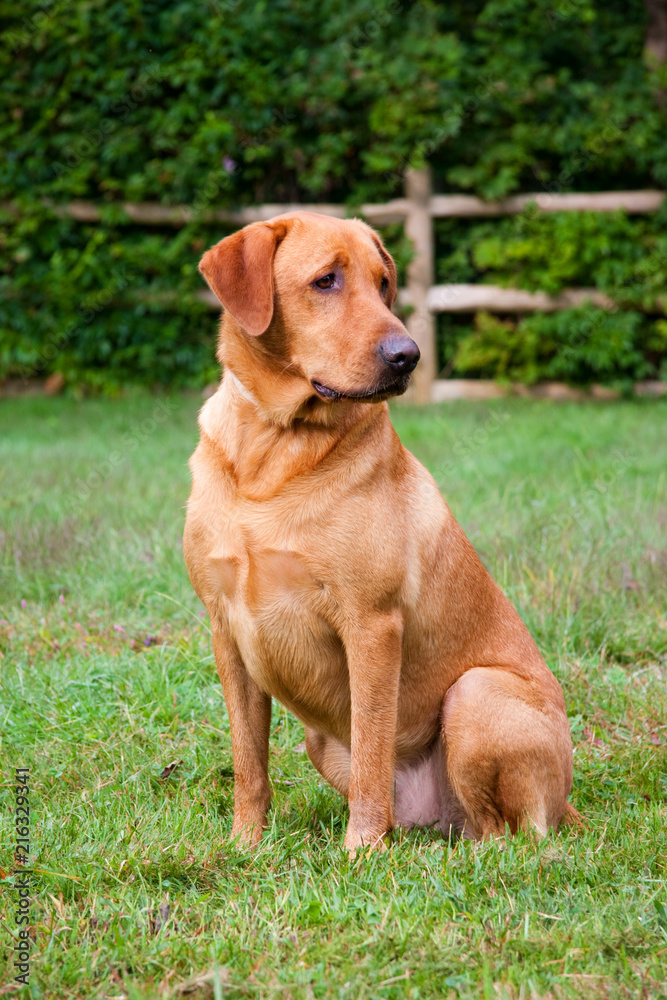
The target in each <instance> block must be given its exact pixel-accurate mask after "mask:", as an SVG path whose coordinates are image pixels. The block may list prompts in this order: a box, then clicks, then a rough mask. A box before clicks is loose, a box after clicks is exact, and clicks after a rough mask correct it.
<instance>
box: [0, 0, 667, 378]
mask: <svg viewBox="0 0 667 1000" xmlns="http://www.w3.org/2000/svg"><path fill="white" fill-rule="evenodd" d="M0 14H1V15H2V23H3V24H4V26H5V27H4V29H3V32H2V45H1V46H0V68H1V69H2V70H3V71H4V72H3V78H4V80H5V84H4V88H3V99H2V105H0V144H1V145H2V147H3V149H5V150H8V151H9V152H8V153H7V155H6V156H5V157H4V158H3V159H2V160H0V201H1V202H12V203H13V206H14V208H13V211H12V212H7V213H4V214H3V215H2V217H0V265H1V266H0V270H1V272H2V277H0V296H1V297H2V300H3V301H4V304H3V305H1V306H0V338H1V343H2V347H1V348H0V376H2V375H6V374H17V373H19V374H20V373H21V372H24V373H25V372H32V373H33V374H47V373H49V372H51V371H54V370H58V371H61V372H63V373H64V374H65V375H66V377H67V378H68V380H70V381H72V382H78V383H83V384H88V385H92V386H97V387H101V388H103V389H105V390H107V391H114V390H115V389H117V388H118V387H120V386H122V385H123V384H126V383H127V382H128V381H143V382H148V383H152V382H155V381H158V382H167V383H172V384H176V385H184V384H191V383H196V382H201V381H202V380H205V379H208V378H210V374H211V371H212V366H213V362H212V357H213V341H214V330H215V318H214V317H213V316H212V315H211V314H210V313H208V311H207V310H205V309H204V307H203V306H202V305H201V303H200V302H199V300H198V299H197V298H196V295H195V292H196V290H197V289H199V288H201V287H202V286H201V282H200V279H199V278H198V276H197V274H196V263H197V260H198V258H199V254H200V250H201V249H202V248H203V246H205V245H206V244H210V243H212V242H213V241H214V240H216V239H219V238H220V237H221V236H222V235H224V231H221V230H222V227H219V226H218V227H211V226H207V225H206V224H205V223H204V221H203V220H204V216H205V212H206V210H207V209H208V208H210V207H212V206H222V207H224V206H230V207H237V206H239V205H243V204H249V203H261V202H267V201H276V202H279V201H315V202H317V201H325V200H326V201H343V202H346V203H348V204H350V206H354V205H355V204H356V205H358V204H360V203H362V202H363V201H366V200H368V201H381V200H384V199H385V198H387V197H389V196H393V195H396V194H400V193H401V187H402V177H403V174H404V171H405V168H406V166H407V165H409V164H412V165H414V166H419V165H421V164H423V163H424V162H426V161H429V162H430V163H431V164H432V166H433V169H434V174H435V178H436V185H437V187H438V188H439V189H440V190H460V191H470V192H474V193H477V194H480V195H482V196H483V197H500V196H504V195H507V194H510V193H512V192H514V191H521V190H523V191H532V190H536V189H537V190H547V191H561V190H587V189H589V190H590V189H593V190H595V189H598V190H599V189H607V188H628V187H643V186H659V187H664V186H667V146H666V145H665V143H664V142H663V136H664V134H665V124H666V118H667V108H666V106H665V103H664V102H662V101H660V100H657V99H656V95H657V94H658V92H659V91H660V90H661V89H664V88H665V86H666V85H667V70H666V69H664V68H662V69H660V70H657V71H656V70H651V69H649V68H647V67H646V66H645V64H644V62H643V57H642V49H643V43H644V35H645V31H646V15H645V10H644V3H643V0H630V2H629V3H628V2H626V0H608V2H604V3H603V2H602V0H577V2H576V3H572V2H567V3H564V4H554V2H553V0H537V2H533V3H529V2H528V0H473V2H472V3H462V2H460V0H455V2H453V3H450V4H446V5H445V4H439V3H435V2H432V0H422V2H413V0H374V2H371V0H350V2H349V3H346V4H344V5H341V4H339V3H335V2H334V0H317V2H316V0H272V2H270V3H266V2H264V0H212V2H210V3H206V2H203V3H202V2H195V0H179V2H178V3H176V4H172V3H168V2H166V0H132V2H130V3H126V2H121V0H111V2H109V3H104V4H103V3H100V2H98V0H93V2H92V3H91V2H87V0H85V2H84V0H72V2H68V3H65V2H63V0H29V2H27V3H23V4H20V5H17V4H12V3H9V0H0ZM44 199H48V200H49V203H50V204H51V205H53V206H55V208H57V206H58V205H59V204H62V203H67V202H69V201H71V200H73V199H90V200H94V201H96V202H97V203H101V204H102V205H103V206H107V207H106V208H105V210H104V217H103V220H102V221H101V222H100V223H98V224H96V225H93V226H91V225H82V224H80V223H76V222H73V221H72V220H70V219H67V218H65V217H63V216H62V215H61V214H58V212H57V211H56V210H55V209H51V210H50V209H47V208H45V206H44V203H43V200H44ZM128 201H159V202H162V203H166V204H179V203H187V204H190V205H192V206H194V209H195V213H196V219H198V220H199V221H194V222H192V223H190V224H189V225H188V226H186V227H185V228H184V229H183V230H180V231H176V232H174V230H173V229H162V230H154V231H153V232H150V233H149V232H142V231H140V230H138V229H137V228H136V227H134V226H132V225H130V224H129V223H128V219H127V217H126V216H124V214H123V212H122V209H121V206H122V204H123V203H124V202H128ZM573 218H575V217H574V216H570V217H569V219H573ZM488 225H489V227H490V228H489V229H488V231H486V234H485V235H484V236H483V238H481V240H480V245H479V247H477V248H476V249H474V248H473V249H474V252H473V250H472V249H471V250H470V252H469V250H468V249H467V248H466V247H462V248H460V250H459V251H458V258H457V260H459V262H460V264H461V268H460V269H461V270H464V271H465V270H466V269H467V270H469V271H471V272H472V273H474V274H477V273H482V274H484V275H485V280H491V279H493V280H503V281H507V282H508V283H510V282H512V281H513V280H514V279H515V278H516V280H518V281H520V282H524V283H525V284H524V287H529V286H530V287H533V286H534V287H537V283H539V282H541V281H542V279H544V280H546V281H548V282H551V284H550V285H547V286H545V285H541V287H545V288H546V289H547V290H549V289H551V288H556V287H557V286H558V285H559V284H562V283H563V282H565V283H567V282H570V281H574V280H575V277H576V278H577V280H579V276H582V275H585V274H589V273H590V275H591V277H590V278H589V279H588V280H589V281H591V282H592V283H596V282H597V281H601V282H606V284H607V285H610V284H614V283H615V284H616V285H618V284H619V281H620V282H621V283H622V281H623V275H622V274H620V272H619V273H615V272H614V267H615V266H617V265H616V264H614V265H613V266H612V264H611V263H610V262H613V261H616V260H617V257H615V256H614V254H616V253H617V250H618V247H622V248H623V256H622V260H621V258H618V260H621V263H620V264H618V267H620V269H621V271H623V269H625V271H623V273H625V272H627V270H628V268H630V269H631V267H632V260H631V259H632V254H633V253H636V254H637V259H638V260H639V258H640V257H641V256H642V255H645V254H646V253H647V252H649V250H648V249H647V247H648V243H647V241H649V242H650V240H651V239H653V240H654V241H655V245H656V248H657V252H658V253H662V252H663V250H662V249H660V247H659V246H658V244H659V243H660V239H661V237H660V236H659V233H658V230H657V228H656V229H655V230H651V224H650V223H648V222H646V220H644V221H643V222H635V221H633V222H632V223H631V224H630V223H628V221H627V220H625V221H623V220H621V219H609V220H608V221H607V222H606V223H604V225H607V226H609V227H611V228H609V230H608V232H607V237H606V238H607V240H608V243H609V246H610V247H611V250H612V252H611V254H610V255H608V256H609V261H608V262H607V263H608V264H609V266H608V267H607V269H606V270H605V268H604V267H602V261H601V260H599V256H600V245H599V242H596V241H597V240H598V237H597V236H596V235H595V233H597V230H595V226H596V225H597V224H596V223H594V222H592V221H591V222H590V226H591V227H592V229H591V231H590V232H589V233H586V232H584V230H581V229H580V230H577V234H575V236H574V237H572V239H570V237H569V236H568V238H567V239H566V240H565V242H563V240H562V238H561V237H562V235H563V234H562V233H559V234H556V237H553V234H550V231H549V229H548V224H546V223H545V225H546V228H545V229H544V231H542V230H541V229H540V226H541V222H540V221H539V220H533V222H532V223H531V226H534V229H531V230H530V232H529V233H528V235H526V234H524V236H523V237H521V238H518V237H516V235H515V236H512V231H510V230H508V229H507V227H506V226H505V223H504V222H494V223H489V224H488ZM559 225H561V224H560V223H559ZM574 225H576V224H575V223H572V222H570V221H566V222H563V223H562V226H563V227H565V228H564V230H563V232H565V230H566V229H567V227H568V226H574ZM632 226H634V227H635V230H636V231H635V230H633V229H632ZM493 227H495V229H493ZM614 227H617V228H616V229H614ZM624 227H625V228H624ZM642 227H644V228H642ZM593 230H595V232H594V231H593ZM480 232H481V231H480ZM508 234H509V235H508ZM565 235H567V234H565ZM554 238H556V240H557V241H558V240H560V244H559V245H562V246H565V245H567V246H569V247H571V249H570V250H568V253H567V254H565V255H564V256H562V258H556V257H554V254H553V252H552V251H553V240H554ZM522 240H523V243H522ZM637 241H638V242H637ZM505 242H508V243H509V250H508V252H507V253H506V252H505V249H504V245H505ZM464 243H465V240H464ZM200 244H201V246H200ZM661 245H662V244H661ZM522 246H524V249H522ZM619 252H620V251H619ZM454 256H456V255H454ZM444 258H446V259H445V260H443V262H442V263H441V269H443V268H444V269H445V270H447V269H449V268H452V267H453V268H454V270H456V268H455V267H454V265H455V264H456V260H454V259H453V258H452V254H451V253H446V254H444ZM556 264H557V265H558V266H556ZM598 264H600V266H598ZM123 268H125V270H123ZM619 274H620V277H619ZM463 280H466V279H463ZM644 284H645V285H646V286H647V287H646V291H647V294H649V293H650V294H653V292H654V291H655V290H656V289H654V288H649V287H648V284H650V283H648V282H645V283H644ZM658 284H659V281H658V279H657V278H656V288H657V285H658ZM600 287H602V285H601V286H600ZM605 287H606V286H605ZM167 293H169V295H170V296H171V300H170V301H169V302H167V297H168V296H167ZM138 297H142V298H141V303H142V304H140V305H137V299H138ZM635 308H637V305H636V304H635ZM641 308H642V309H643V308H644V306H642V307H641ZM91 314H92V315H91ZM86 316H88V317H89V318H88V319H85V317H86ZM642 336H643V334H642ZM54 352H55V353H54Z"/></svg>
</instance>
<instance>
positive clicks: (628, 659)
mask: <svg viewBox="0 0 667 1000" xmlns="http://www.w3.org/2000/svg"><path fill="white" fill-rule="evenodd" d="M198 405H199V401H198V400H197V399H195V398H185V399H181V398H169V399H165V400H162V401H160V400H157V399H154V398H147V397H136V398H129V399H125V400H119V401H115V402H114V401H108V400H106V401H88V402H81V403H77V402H74V401H71V400H64V399H56V400H45V399H27V398H25V399H19V400H13V401H6V402H3V403H2V404H1V407H0V477H1V480H0V481H1V484H2V489H1V491H0V495H1V501H0V503H1V509H2V518H1V521H0V528H1V531H0V546H1V552H0V618H2V619H3V622H4V624H2V625H1V626H0V656H1V658H2V663H1V664H0V724H1V729H2V745H1V756H2V774H3V788H2V797H3V807H2V812H1V816H2V829H1V831H0V833H1V851H0V866H2V868H3V869H5V871H6V872H7V871H11V869H12V863H13V862H12V852H13V843H14V841H13V838H14V833H13V813H12V809H13V792H12V784H13V783H12V775H13V768H14V767H15V766H24V767H29V768H30V769H31V774H32V784H33V789H34V791H33V805H32V844H33V858H32V859H33V862H34V867H35V869H37V873H36V875H35V879H34V892H33V906H32V918H33V924H34V927H35V938H36V939H35V943H34V946H33V956H32V969H31V980H30V988H29V990H28V989H26V988H23V987H22V988H21V991H22V992H21V995H26V996H32V997H58V998H62V1000H67V998H74V997H86V998H88V997H91V998H97V997H100V998H102V997H117V998H120V997H128V998H134V997H153V996H156V997H158V996H159V997H165V998H171V997H174V998H175V997H181V996H183V997H194V998H203V997H211V998H214V1000H217V998H220V997H261V998H274V997H276V998H277V997H286V998H290V997H291V998H295V1000H297V998H299V1000H300V998H310V997H332V998H339V997H340V998H354V1000H361V998H376V997H381V998H390V1000H391V998H399V997H411V998H412V997H414V998H418V997H419V998H424V997H429V998H430V997H433V998H440V997H452V998H457V997H463V998H477V997H483V998H496V997H508V998H515V997H516V998H519V997H522V998H524V997H525V998H529V997H540V998H541V997H586V996H591V997H630V996H632V997H659V996H665V995H667V991H666V990H665V986H664V984H665V982H667V892H666V888H665V886H666V872H665V863H666V859H667V777H666V773H665V772H666V770H667V769H666V767H665V747H666V746H667V698H666V693H665V689H666V679H667V678H666V674H667V671H666V667H667V600H666V597H667V586H666V579H667V481H666V471H667V435H666V434H665V426H666V418H667V405H665V403H655V402H652V403H641V402H622V403H615V404H589V405H583V406H575V405H554V404H551V403H548V402H538V401H525V400H508V401H500V402H494V403H490V404H488V405H481V404H458V405H449V406H445V407H433V408H431V409H429V410H427V411H425V412H422V413H419V412H417V411H415V410H410V409H408V408H400V407H397V408H395V410H394V420H395V423H396V426H397V428H398V430H399V433H400V434H401V436H402V438H403V441H404V442H405V444H406V445H407V446H408V447H409V448H411V449H412V450H413V451H414V452H415V453H416V454H417V455H418V456H419V457H420V458H421V459H422V461H424V462H425V464H426V465H427V466H428V467H429V468H431V470H432V471H433V472H434V474H435V476H436V478H437V479H438V482H439V484H440V486H441V488H442V489H443V492H444V493H445V495H446V497H447V499H448V501H449V502H450V505H451V506H452V508H453V510H454V513H455V514H456V515H457V516H458V518H459V520H460V521H461V522H462V524H463V526H464V528H465V529H466V531H467V532H468V534H469V536H470V537H471V539H472V541H473V543H474V544H475V545H476V547H477V549H478V551H479V552H480V554H481V556H482V558H483V560H484V562H485V563H486V565H487V566H488V568H489V569H490V571H491V572H492V573H493V574H494V576H495V577H496V579H498V581H499V582H500V583H501V585H502V586H503V587H504V589H505V591H506V592H507V593H508V594H509V596H510V597H511V598H512V599H513V600H514V602H515V603H516V605H517V606H518V608H519V610H520V612H521V614H522V615H523V617H524V619H525V621H526V622H527V624H528V626H529V627H530V629H531V630H532V632H533V634H534V635H535V637H536V638H537V640H538V643H539V644H540V647H541V649H542V650H543V652H544V654H545V656H546V658H547V661H548V663H549V665H550V666H551V667H552V669H553V670H554V671H555V673H556V674H557V676H558V677H559V679H560V681H561V683H562V684H563V687H564V690H565V695H566V700H567V703H568V710H569V713H570V718H571V720H572V731H573V740H574V743H575V747H576V750H575V780H574V790H573V801H574V803H575V804H576V806H577V807H578V808H579V809H580V811H581V812H582V813H583V815H584V816H585V819H586V829H585V830H584V831H583V832H579V831H573V830H565V831H562V832H558V833H553V834H551V835H550V836H549V837H548V838H547V839H546V840H544V841H543V842H541V843H535V842H534V841H532V840H531V839H530V838H529V837H527V836H525V835H519V836H517V837H516V838H515V839H514V840H512V841H510V842H509V843H508V844H507V845H505V844H497V843H492V844H485V845H474V844H470V843H462V842H458V843H452V844H449V843H448V842H446V841H445V840H443V839H442V838H441V837H440V836H438V835H436V834H434V833H432V832H431V831H428V830H420V831H413V832H410V833H405V832H397V834H396V835H395V837H394V841H393V845H392V847H391V848H390V850H388V851H387V852H386V853H384V854H376V855H374V856H371V857H368V858H367V857H359V858H357V860H356V861H350V860H348V858H347V857H346V855H345V853H344V852H343V850H342V846H341V845H342V839H343V833H344V829H345V823H346V818H347V810H346V806H345V803H344V802H343V801H342V800H341V799H340V797H339V796H338V795H337V794H336V793H335V792H333V791H332V790H331V789H329V788H328V787H325V786H324V785H323V783H322V781H321V780H320V778H319V776H318V775H317V774H316V772H315V771H314V769H313V768H312V767H311V765H310V763H309V762H308V760H307V758H306V757H305V756H304V755H303V754H302V753H301V752H299V750H298V744H299V743H300V742H301V740H302V738H303V731H302V728H301V726H300V725H299V723H298V722H297V721H296V720H295V719H294V718H293V717H292V716H291V715H289V714H288V713H287V712H286V711H284V710H283V709H282V708H281V707H280V706H278V705H277V704H276V705H274V715H273V732H272V737H271V779H272V782H273V789H274V793H275V794H274V807H273V811H272V814H271V828H270V830H269V831H268V832H267V834H266V837H265V839H264V841H263V843H262V846H261V847H260V848H259V849H258V850H257V851H256V852H254V853H248V852H245V851H240V850H237V849H236V847H235V846H234V845H233V844H230V843H229V840H228V836H229V831H230V828H231V810H232V770H231V769H232V759H231V753H230V744H229V738H228V723H227V716H226V711H225V707H224V702H223V699H222V694H221V690H220V686H219V683H218V680H217V677H216V674H215V670H214V665H213V660H212V656H211V650H210V641H209V635H208V628H207V621H206V620H205V618H204V617H203V616H202V613H201V606H200V604H199V603H198V601H197V599H196V597H195V596H194V594H193V593H192V591H191V589H190V585H189V582H188V579H187V574H186V571H185V567H184V564H183V558H182V552H181V531H182V524H183V505H184V502H185V500H186V497H187V494H188V486H189V475H188V470H187V464H186V463H187V458H188V456H189V454H190V452H191V450H192V448H193V447H194V444H195V441H196V436H197V429H196V412H197V408H198ZM160 407H162V409H160ZM174 761H177V762H178V765H177V766H176V767H175V768H174V770H173V772H172V773H171V774H170V775H169V776H164V775H163V771H164V769H165V768H166V766H167V765H169V764H171V763H172V762H174ZM1 874H2V873H0V875H1ZM0 884H2V889H3V892H2V898H1V899H0V910H1V918H2V927H1V928H0V938H1V939H2V944H3V948H2V950H1V952H0V954H1V955H2V958H1V961H2V962H5V963H6V965H5V967H4V969H3V973H2V979H0V983H8V984H9V983H10V982H11V979H12V976H13V974H14V971H13V968H12V966H11V961H12V958H11V951H10V947H11V944H12V941H11V935H12V934H14V933H15V925H14V912H15V909H16V891H15V890H13V889H12V880H11V877H10V878H9V879H5V880H4V882H2V883H0ZM160 907H162V913H161V916H160ZM167 907H168V909H167ZM184 983H188V984H189V986H188V989H190V992H184V989H185V987H183V984H184ZM0 992H3V991H2V989H1V988H0Z"/></svg>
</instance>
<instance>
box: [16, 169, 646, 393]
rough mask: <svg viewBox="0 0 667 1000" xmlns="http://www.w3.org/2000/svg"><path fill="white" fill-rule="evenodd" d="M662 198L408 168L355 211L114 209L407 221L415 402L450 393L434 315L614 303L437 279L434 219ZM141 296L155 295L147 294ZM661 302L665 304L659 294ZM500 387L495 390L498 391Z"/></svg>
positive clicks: (581, 294)
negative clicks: (532, 186)
mask: <svg viewBox="0 0 667 1000" xmlns="http://www.w3.org/2000/svg"><path fill="white" fill-rule="evenodd" d="M664 197H665V193H664V192H663V191H652V190H647V191H603V192H589V193H586V192H581V193H568V194H559V193H553V194H552V193H549V192H544V191H541V192H537V193H535V194H522V195H513V196H512V197H509V198H504V199H502V200H500V201H494V202H486V201H483V200H482V199H481V198H476V197H473V196H471V195H461V194H433V193H432V190H431V176H430V171H429V170H428V168H427V169H423V170H412V169H409V170H408V171H407V172H406V177H405V197H403V198H394V199H393V200H391V201H388V202H386V203H385V204H382V205H359V206H357V207H356V209H355V208H353V207H351V206H346V205H327V204H324V205H320V204H314V205H308V204H280V205H270V204H266V205H258V206H255V207H248V208H241V209H238V210H237V211H230V210H226V209H213V208H210V209H202V210H196V209H195V208H193V207H191V206H188V205H176V206H169V205H160V204H134V203H130V202H128V203H125V204H123V205H122V206H114V207H120V208H122V210H123V211H124V212H125V215H126V216H127V218H128V220H129V221H130V222H132V223H135V224H137V225H142V226H174V227H180V226H184V225H187V224H188V223H189V222H192V221H198V222H207V223H215V222H219V223H223V224H228V225H235V226H245V225H248V224H249V223H252V222H265V221H267V220H268V219H271V218H273V217H274V216H276V215H283V214H285V213H286V212H292V211H294V212H296V211H301V212H303V211H311V212H319V213H321V214H323V215H330V216H333V217H334V218H338V219H344V218H348V217H350V216H354V214H355V212H356V214H358V215H361V216H363V217H364V218H365V219H367V220H368V221H369V222H371V223H373V224H374V225H376V226H384V225H389V224H391V223H396V222H399V223H404V225H405V232H406V235H407V236H408V238H409V239H410V240H412V243H413V246H414V249H415V254H414V256H413V258H412V260H411V262H410V264H409V265H408V269H407V282H406V286H405V287H404V288H402V289H400V292H399V304H400V305H401V306H404V307H408V308H409V309H410V313H409V315H408V317H407V320H406V325H407V328H408V331H409V333H410V335H411V337H412V338H413V339H414V340H415V341H416V343H417V345H418V346H419V349H420V351H421V355H422V360H421V364H420V365H419V366H418V367H417V369H416V371H415V375H414V383H413V387H412V392H411V398H412V399H413V400H414V401H415V402H418V403H426V402H429V401H431V400H433V401H438V400H442V399H447V398H450V396H451V390H452V388H453V386H452V384H451V380H438V379H437V378H436V329H435V314H436V313H439V312H450V313H469V312H476V311H477V310H486V311H488V312H497V313H527V312H536V311H542V312H554V311H557V310H560V309H569V308H572V307H573V306H577V305H581V304H583V303H584V302H592V303H593V304H594V305H597V306H600V307H601V308H603V309H609V310H611V309H614V308H615V307H616V303H615V302H614V300H613V299H612V298H610V297H609V296H608V295H605V294H604V293H602V292H600V291H598V290H597V289H595V288H570V289H565V290H563V291H562V292H561V293H560V294H559V295H548V294H546V292H540V291H538V292H528V291H523V290H521V289H517V288H500V287H497V286H495V285H463V284H449V285H434V284H433V274H434V238H433V219H445V218H492V217H499V216H504V215H518V214H519V213H521V212H523V211H525V209H526V208H527V207H528V206H529V205H535V206H536V210H537V211H539V212H585V211H588V212H617V211H625V212H628V213H644V212H654V211H657V209H659V208H660V206H661V205H662V203H663V200H664ZM1 207H2V209H3V210H4V211H6V212H10V213H16V212H18V211H19V209H18V208H17V207H15V206H13V205H12V204H11V203H5V204H3V205H2V206H1ZM51 207H52V208H53V210H54V211H55V212H56V213H57V214H59V215H62V216H69V217H70V218H73V219H76V220H78V221H79V222H90V223H95V222H100V221H102V220H103V218H104V217H105V211H104V207H101V206H99V205H97V204H95V203H94V202H90V201H72V202H69V203H67V204H62V205H55V204H52V205H51ZM138 297H139V298H140V299H151V298H152V296H151V293H150V292H147V293H145V294H141V295H139V296H138ZM199 298H200V299H201V300H202V301H203V302H205V303H206V304H207V305H208V306H210V307H211V308H214V309H219V308H220V303H219V302H218V300H217V299H216V298H215V296H214V295H213V294H212V293H211V292H209V291H208V290H204V289H202V291H201V292H200V293H199ZM169 300H170V298H169V295H168V294H167V295H165V296H164V302H165V306H168V303H169ZM659 307H660V308H664V307H665V303H664V302H663V301H662V300H661V301H660V303H659ZM448 386H449V387H450V388H447V387H448ZM502 391H503V390H501V389H498V392H502Z"/></svg>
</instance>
